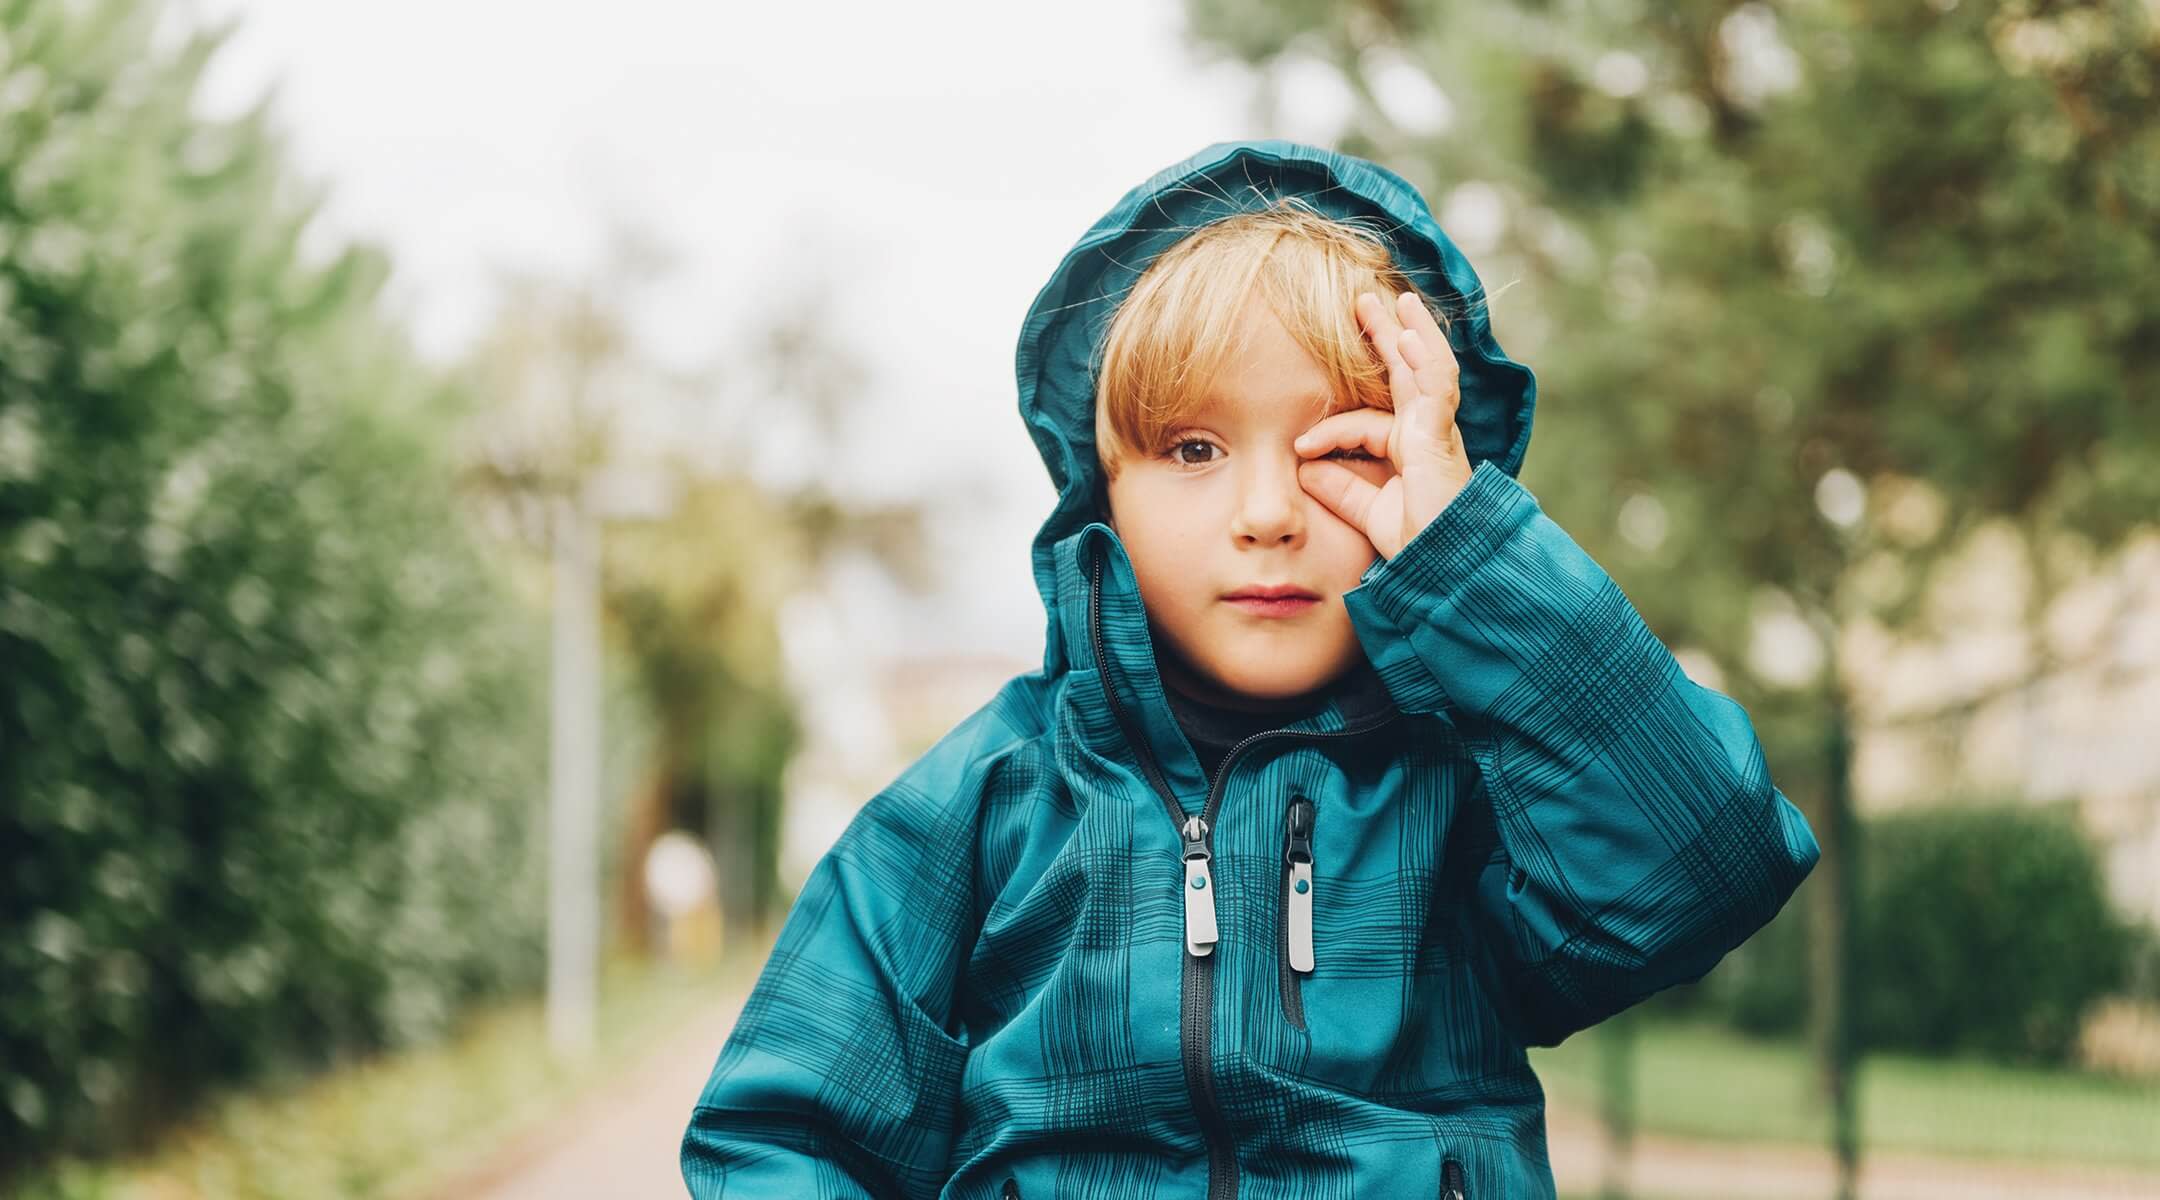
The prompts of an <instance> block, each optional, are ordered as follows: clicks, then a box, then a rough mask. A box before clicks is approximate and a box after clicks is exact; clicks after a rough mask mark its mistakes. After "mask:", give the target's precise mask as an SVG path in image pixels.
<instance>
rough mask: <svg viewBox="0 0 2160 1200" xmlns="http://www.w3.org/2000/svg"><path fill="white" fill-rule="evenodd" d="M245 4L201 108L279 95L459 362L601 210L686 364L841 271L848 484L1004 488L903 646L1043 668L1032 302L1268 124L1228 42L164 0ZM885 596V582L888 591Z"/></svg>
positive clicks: (654, 6)
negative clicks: (503, 303)
mask: <svg viewBox="0 0 2160 1200" xmlns="http://www.w3.org/2000/svg"><path fill="white" fill-rule="evenodd" d="M177 11H178V12H180V13H183V14H186V13H192V14H194V15H195V16H196V18H197V19H199V20H209V19H214V18H222V17H226V16H237V17H238V18H240V19H241V21H242V24H241V26H240V28H239V31H238V32H237V33H236V34H235V35H234V36H233V38H232V39H231V40H230V41H229V42H228V44H227V46H226V48H225V50H224V52H223V53H222V54H221V55H220V56H219V57H218V58H217V59H216V60H214V61H213V63H212V66H211V69H210V71H209V73H208V75H207V76H206V78H205V81H204V94H203V107H204V109H205V111H206V112H211V113H226V112H231V111H236V110H238V109H240V108H243V107H245V106H246V105H247V104H249V103H251V102H253V101H254V100H256V99H258V98H260V97H261V95H262V94H263V93H264V91H265V89H266V88H268V87H270V86H272V85H273V84H274V85H275V86H276V88H277V93H276V99H275V101H274V109H273V112H274V117H275V121H276V124H277V125H278V126H279V128H281V129H282V130H283V131H284V132H285V134H286V136H287V138H288V141H289V148H290V151H291V154H292V156H293V158H294V160H295V165H296V167H297V168H298V170H299V171H300V173H302V174H304V175H306V176H308V177H310V178H315V179H322V180H325V181H326V182H328V183H329V184H330V185H331V195H330V198H329V200H328V202H327V204H326V206H325V210H324V215H323V218H322V223H321V226H320V229H321V232H322V233H323V234H324V235H325V236H326V237H327V238H343V237H347V236H358V237H364V238H367V239H369V240H372V241H376V242H378V243H380V244H382V245H384V246H385V247H387V248H388V249H389V251H390V252H391V254H392V256H393V260H394V262H395V264H396V265H395V273H394V275H393V276H392V279H391V283H390V286H389V288H388V295H387V300H388V301H389V303H390V304H391V306H392V308H393V309H395V310H398V311H400V312H402V313H403V314H404V316H405V319H406V320H407V323H408V324H409V325H410V327H411V328H412V329H413V331H414V334H415V337H416V338H417V340H418V342H419V344H420V346H421V348H422V350H423V351H424V352H426V353H428V354H429V355H430V356H432V357H437V358H442V359H447V358H449V357H451V356H454V355H455V354H457V353H458V352H459V351H460V350H461V349H463V348H464V347H465V346H466V345H468V344H469V343H470V340H471V339H472V338H473V337H474V336H475V335H476V333H477V332H478V331H479V330H480V329H481V328H482V327H483V326H484V325H485V323H486V321H487V319H488V316H489V314H490V311H491V307H492V295H493V291H492V288H493V285H492V283H491V280H492V279H493V277H494V271H495V269H496V268H497V267H499V266H508V265H517V266H521V267H541V268H551V269H554V270H557V271H559V272H561V273H563V274H574V273H576V272H578V271H579V270H581V269H582V268H585V267H587V266H589V265H591V264H592V262H593V260H594V259H595V257H596V255H597V252H598V239H599V235H600V231H601V229H602V228H603V216H604V214H607V213H610V212H616V213H625V214H629V215H632V216H635V217H636V218H638V219H639V220H640V221H641V222H642V223H644V224H646V225H648V226H650V227H651V228H653V229H654V230H655V231H656V232H658V233H659V234H661V235H662V236H663V237H664V238H666V239H667V241H668V242H669V243H670V244H672V245H674V246H675V247H677V248H678V249H679V250H680V252H681V254H682V263H681V266H680V269H679V270H678V272H677V273H676V274H675V276H674V277H673V279H674V282H673V283H672V284H670V285H669V286H668V288H667V290H666V291H665V293H664V294H662V295H659V296H658V297H657V302H655V303H651V304H648V305H647V306H645V309H644V310H643V311H641V314H640V325H639V333H640V335H641V336H642V337H643V338H644V339H645V340H646V342H647V343H648V345H649V346H650V347H651V348H652V349H653V351H654V352H655V353H656V354H658V355H660V356H661V357H663V358H666V359H669V360H671V361H678V362H682V363H688V362H692V361H697V360H701V359H706V358H710V357H711V356H712V355H713V354H714V352H715V350H716V347H717V346H718V345H719V344H721V343H722V342H724V341H725V340H727V339H728V338H729V337H730V336H732V335H733V334H734V333H735V332H737V331H739V330H740V329H741V328H742V327H743V326H744V325H745V323H747V322H748V321H749V320H750V318H751V316H752V314H754V313H755V311H756V308H757V305H758V303H759V300H760V294H761V282H762V283H763V285H764V286H765V287H767V288H769V287H770V286H771V285H772V283H773V282H774V281H783V282H784V281H786V280H788V279H791V278H795V277H798V276H801V275H803V274H804V273H805V272H808V273H809V274H811V275H813V276H814V275H817V274H819V273H820V272H823V273H826V274H829V275H830V276H831V277H834V278H837V279H840V280H841V281H842V282H843V283H844V285H845V286H844V291H843V292H842V294H839V295H836V296H835V297H834V298H833V320H832V328H833V333H834V337H835V339H836V341H837V342H839V343H841V344H845V345H848V346H851V347H853V348H854V351H855V352H856V353H859V354H861V355H863V356H864V357H865V358H866V359H867V360H868V361H869V362H870V363H871V364H872V366H873V369H874V375H875V379H874V381H873V384H872V387H873V391H874V392H875V396H874V397H873V399H874V403H875V405H876V406H877V410H878V411H880V412H882V413H885V414H889V415H891V416H892V417H893V418H894V419H892V420H889V421H884V422H881V423H880V428H879V430H878V436H877V437H876V438H874V439H866V443H867V444H868V445H869V446H871V447H873V448H874V453H873V454H869V455H866V456H864V457H862V458H859V459H855V460H832V461H830V463H829V466H830V468H831V469H833V470H835V471H838V472H845V473H846V474H847V475H848V476H849V477H850V479H851V480H852V481H853V482H854V484H855V486H857V487H858V488H859V489H861V490H863V491H866V492H873V493H883V494H905V493H909V492H911V491H914V490H917V489H920V488H923V487H926V486H930V485H931V482H932V481H938V480H946V479H953V478H963V477H977V478H981V479H983V480H984V481H985V482H987V483H988V484H990V485H991V487H992V494H993V495H995V496H996V497H998V498H999V499H998V502H996V503H993V504H991V505H988V506H986V509H985V511H984V513H983V514H982V517H981V519H980V523H979V524H977V525H973V526H971V527H967V528H958V527H950V526H948V527H942V528H941V529H940V530H939V533H940V535H941V539H942V543H943V544H942V549H941V553H942V554H944V555H945V556H946V557H947V559H948V560H949V561H950V564H951V568H950V571H949V572H948V576H947V577H948V578H949V580H950V585H949V586H948V588H947V589H946V590H947V594H946V595H944V596H942V597H940V598H938V599H937V600H935V601H934V602H933V603H932V604H931V605H929V606H928V607H927V608H926V609H899V610H897V613H896V614H895V615H893V616H892V617H891V620H892V622H893V623H892V624H891V626H890V627H889V631H888V634H887V635H881V636H891V637H894V638H897V639H904V640H905V641H906V642H907V643H909V646H910V648H912V649H917V650H920V649H925V648H931V647H937V648H952V649H974V650H986V651H991V652H999V653H1007V654H1011V655H1013V656H1015V657H1017V658H1021V659H1025V660H1038V659H1039V657H1040V655H1041V649H1042V620H1043V614H1042V605H1041V601H1040V600H1039V599H1038V598H1037V596H1036V593H1035V590H1034V585H1033V581H1032V578H1031V576H1030V575H1029V567H1028V543H1029V540H1030V539H1031V538H1032V536H1033V534H1034V532H1035V527H1036V526H1037V525H1038V524H1040V522H1041V520H1042V518H1043V516H1044V515H1045V514H1046V513H1047V512H1048V509H1049V505H1050V503H1051V501H1052V499H1053V494H1052V492H1051V490H1050V486H1049V481H1048V478H1047V476H1046V475H1045V473H1044V471H1043V468H1042V463H1041V460H1040V458H1039V457H1038V456H1037V454H1036V451H1035V448H1034V446H1033V444H1032V443H1031V442H1030V441H1029V440H1028V438H1027V436H1026V433H1025V432H1024V430H1023V429H1022V426H1021V423H1020V420H1019V416H1018V414H1017V411H1016V408H1015V395H1014V390H1013V374H1012V367H1013V347H1014V342H1015V339H1016V337H1017V334H1018V331H1019V326H1020V320H1021V318H1022V316H1023V315H1024V314H1025V312H1026V310H1027V306H1028V304H1029V302H1030V301H1031V300H1032V299H1033V298H1034V295H1035V292H1036V291H1037V290H1038V289H1039V288H1040V287H1041V286H1042V284H1043V283H1044V282H1045V281H1046V280H1047V278H1048V276H1049V273H1050V271H1051V269H1052V268H1053V267H1055V265H1056V263H1057V261H1058V259H1059V257H1060V256H1061V255H1062V254H1063V253H1064V251H1065V250H1066V249H1067V248H1068V247H1069V246H1070V245H1071V243H1072V242H1073V241H1074V240H1075V239H1076V238H1078V236H1079V235H1080V234H1081V233H1083V232H1084V231H1085V230H1086V229H1087V227H1088V226H1089V224H1091V223H1092V222H1093V221H1094V220H1095V218H1097V217H1098V216H1100V215H1101V214H1102V213H1103V212H1104V211H1105V210H1107V209H1108V208H1109V207H1110V206H1111V205H1112V204H1114V203H1115V202H1116V201H1117V198H1118V197H1119V196H1121V195H1122V194H1123V193H1124V192H1125V191H1126V190H1127V189H1129V188H1131V187H1132V186H1133V185H1135V184H1137V183H1139V182H1140V181H1141V180H1143V179H1145V178H1146V177H1147V176H1148V175H1150V174H1152V173H1153V172H1155V171H1156V170H1159V169H1160V168H1162V167H1164V166H1167V165H1168V164H1170V163H1172V162H1175V161H1177V160H1178V159H1180V158H1183V157H1184V156H1186V155H1188V154H1190V153H1192V152H1193V151H1195V150H1197V149H1199V148H1200V147H1201V146H1203V145H1206V144H1207V143H1209V142H1214V141H1221V140H1225V139H1230V138H1238V137H1248V136H1261V135H1263V134H1265V133H1287V134H1288V135H1289V136H1307V137H1316V136H1317V135H1318V134H1319V133H1320V132H1321V131H1311V130H1288V131H1280V130H1259V129H1256V128H1254V127H1253V125H1252V123H1251V119H1250V115H1249V107H1250V106H1249V100H1248V98H1249V96H1250V94H1251V90H1252V87H1251V83H1250V81H1249V79H1248V77H1247V75H1246V74H1245V73H1244V72H1243V71H1242V70H1241V69H1238V68H1235V67H1232V66H1228V65H1223V64H1202V63H1200V62H1197V61H1196V60H1195V59H1194V58H1193V57H1191V56H1190V55H1189V54H1188V53H1187V51H1186V50H1185V49H1184V42H1183V38H1182V34H1181V32H1180V29H1179V23H1180V21H1181V17H1180V15H1179V12H1180V10H1179V6H1178V5H1177V4H1175V3H1171V2H1167V0H1166V2H1161V3H1151V2H1149V0H1097V2H1092V3H1089V4H1087V5H1085V6H1081V5H1069V6H1055V7H1053V6H1048V5H1035V4H1015V3H1011V2H1009V0H1002V2H992V0H968V2H964V3H945V4H938V5H928V4H915V5H894V4H841V5H821V6H796V5H777V4H757V5H734V4H723V5H713V4H695V3H684V2H682V0H611V2H610V3H606V4H566V3H559V2H556V3H549V2H537V0H523V2H516V3H512V2H501V0H428V2H426V3H421V2H419V0H376V2H374V3H370V4H364V5H361V4H351V3H343V2H340V3H329V2H327V0H182V2H181V3H180V5H179V7H178V9H177ZM892 603H893V598H890V597H888V598H886V601H885V602H883V603H882V604H881V608H882V609H883V610H884V611H886V612H888V613H893V612H895V610H894V609H893V607H892Z"/></svg>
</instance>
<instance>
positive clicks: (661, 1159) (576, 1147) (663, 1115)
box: [439, 983, 748, 1200]
mask: <svg viewBox="0 0 2160 1200" xmlns="http://www.w3.org/2000/svg"><path fill="white" fill-rule="evenodd" d="M747 986H748V985H747V983H746V984H744V985H743V989H746V988H747ZM743 989H737V990H734V991H731V992H730V993H728V994H725V995H723V996H721V997H720V998H719V999H718V1000H717V1001H716V1002H715V1003H714V1004H713V1005H712V1006H711V1007H710V1008H709V1009H707V1011H705V1012H704V1013H701V1014H700V1015H699V1016H697V1017H696V1018H695V1019H693V1020H692V1021H691V1022H690V1023H689V1024H688V1025H686V1026H684V1027H683V1029H682V1031H681V1032H680V1033H679V1034H677V1035H675V1036H673V1037H670V1038H668V1039H667V1041H666V1044H665V1045H663V1046H662V1047H661V1048H660V1049H659V1050H657V1051H655V1052H653V1053H652V1054H651V1055H650V1056H648V1057H647V1058H646V1059H645V1060H644V1061H643V1062H641V1063H639V1064H638V1065H637V1066H636V1067H635V1068H633V1069H631V1070H628V1071H625V1072H624V1073H623V1074H622V1076H620V1077H619V1078H617V1079H615V1080H614V1081H612V1082H610V1083H609V1084H607V1085H606V1086H604V1087H602V1088H601V1089H599V1090H597V1091H595V1092H593V1093H592V1094H590V1095H588V1096H586V1097H583V1098H582V1099H580V1100H579V1101H578V1102H577V1104H576V1105H575V1106H573V1108H572V1109H571V1111H570V1112H569V1113H567V1114H565V1115H564V1116H562V1117H561V1118H558V1119H557V1120H554V1121H552V1122H549V1123H548V1124H547V1125H545V1126H543V1127H541V1128H540V1129H537V1130H535V1131H533V1132H532V1133H531V1134H530V1135H528V1136H526V1137H524V1138H522V1139H520V1140H519V1141H518V1142H516V1143H515V1144H513V1145H512V1146H510V1147H507V1148H506V1149H505V1150H504V1151H503V1152H502V1153H501V1154H499V1155H497V1156H496V1157H495V1159H494V1161H493V1162H492V1163H490V1164H488V1165H486V1166H484V1167H482V1168H481V1169H480V1170H479V1171H477V1172H475V1173H474V1174H472V1175H469V1176H467V1177H465V1178H463V1179H460V1180H458V1181H456V1182H454V1183H453V1184H451V1185H450V1186H448V1187H446V1188H445V1189H443V1191H442V1192H440V1193H439V1200H684V1198H685V1197H687V1196H688V1195H689V1194H690V1192H689V1189H688V1188H686V1187H684V1186H683V1181H682V1171H681V1168H680V1166H679V1165H678V1161H679V1160H678V1159H677V1154H678V1152H679V1149H680V1147H681V1144H682V1135H683V1130H684V1128H686V1127H687V1126H688V1125H689V1124H690V1107H691V1105H693V1104H695V1103H697V1098H698V1093H699V1092H700V1091H701V1090H702V1089H703V1088H704V1086H705V1078H706V1076H707V1075H708V1074H709V1073H710V1072H711V1071H712V1065H713V1059H714V1058H716V1057H717V1056H718V1055H719V1053H720V1043H722V1042H724V1041H726V1040H727V1034H728V1030H729V1029H730V1028H732V1027H733V1026H734V1024H735V1017H736V1014H737V1013H739V1012H741V1011H742V1002H743V995H744V991H743Z"/></svg>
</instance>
